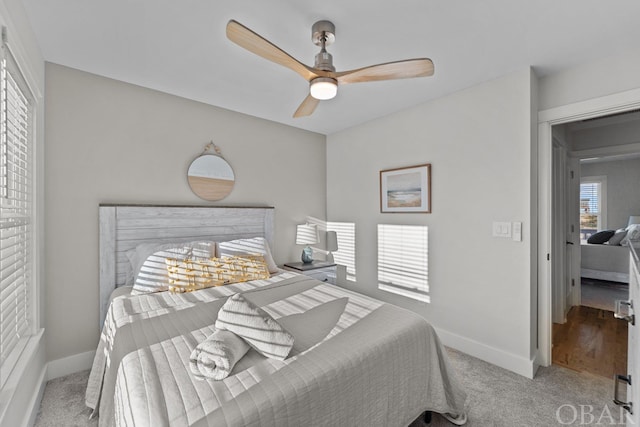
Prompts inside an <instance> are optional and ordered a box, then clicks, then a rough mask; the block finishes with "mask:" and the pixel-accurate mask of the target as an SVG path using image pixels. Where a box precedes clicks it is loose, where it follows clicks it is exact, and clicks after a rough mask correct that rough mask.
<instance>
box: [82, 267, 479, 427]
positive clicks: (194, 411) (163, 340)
mask: <svg viewBox="0 0 640 427" xmlns="http://www.w3.org/2000/svg"><path fill="white" fill-rule="evenodd" d="M236 292H244V295H245V297H246V298H247V299H249V300H250V301H251V302H253V303H254V304H256V305H258V306H261V307H262V308H263V309H264V310H265V311H267V312H268V313H269V314H270V315H271V316H273V317H274V318H275V319H277V320H278V322H279V323H280V324H282V325H283V326H284V327H285V328H286V329H287V330H289V331H290V332H291V333H292V334H293V335H294V337H295V344H294V348H293V350H292V352H291V354H290V357H289V358H287V359H285V360H284V361H279V360H275V359H268V358H265V357H263V356H261V355H260V354H258V353H257V352H255V351H254V350H250V351H249V353H247V354H246V355H245V356H244V357H243V358H242V359H241V361H240V362H239V363H238V364H237V365H236V366H235V368H234V370H233V372H232V374H231V375H230V376H229V377H227V378H226V379H224V380H222V381H213V380H208V381H202V380H198V379H196V378H195V377H194V375H192V374H191V372H190V369H189V355H190V353H191V351H192V350H193V349H194V348H195V347H196V345H197V344H198V343H199V342H201V341H203V340H204V339H205V338H206V337H207V336H209V335H210V334H211V333H212V332H213V324H214V322H215V319H216V315H217V312H218V310H219V309H220V307H221V306H222V304H223V303H224V301H225V300H226V297H227V296H229V295H231V294H234V293H236ZM465 400H466V396H465V393H464V391H463V390H462V389H461V388H460V386H459V385H458V382H457V381H456V379H455V376H454V374H453V373H452V371H451V367H450V365H449V363H448V360H447V354H446V353H445V351H444V349H443V347H442V345H441V344H440V341H439V340H438V337H437V336H436V334H435V332H434V330H433V328H432V327H431V326H430V325H429V324H428V323H427V322H426V321H425V320H424V319H423V318H421V317H419V316H417V315H415V314H414V313H412V312H409V311H406V310H403V309H401V308H398V307H395V306H393V305H390V304H385V303H382V302H380V301H377V300H374V299H371V298H368V297H365V296H363V295H360V294H357V293H353V292H350V291H347V290H345V289H342V288H340V287H337V286H334V285H330V284H326V283H322V282H319V281H317V280H314V279H310V278H308V277H306V276H301V275H296V274H293V273H284V274H281V275H277V276H274V277H273V278H271V279H269V280H262V281H254V282H248V283H243V284H237V285H231V286H225V287H220V288H211V289H205V290H201V291H197V292H192V293H188V294H171V293H168V292H163V293H157V294H148V295H138V296H130V295H129V296H121V297H117V298H115V299H114V300H113V301H112V303H111V306H110V308H109V312H108V315H107V319H106V321H105V325H104V329H103V331H102V335H101V338H100V342H99V345H98V349H97V352H96V356H95V360H94V364H93V368H92V371H91V376H90V379H89V384H88V386H87V393H86V404H87V406H89V407H90V408H92V409H94V414H99V424H100V426H134V425H135V426H154V427H157V426H225V425H228V426H253V425H255V426H258V425H260V426H274V427H276V426H277V427H282V426H292V427H293V426H295V427H298V426H327V425H330V426H358V425H363V426H364V425H366V426H385V427H387V426H399V427H404V426H406V425H408V424H409V423H410V422H411V421H412V420H413V419H415V418H416V417H417V416H418V415H419V414H420V413H421V412H423V411H425V410H432V411H435V412H440V413H454V414H459V413H462V412H464V409H465V408H464V405H465Z"/></svg>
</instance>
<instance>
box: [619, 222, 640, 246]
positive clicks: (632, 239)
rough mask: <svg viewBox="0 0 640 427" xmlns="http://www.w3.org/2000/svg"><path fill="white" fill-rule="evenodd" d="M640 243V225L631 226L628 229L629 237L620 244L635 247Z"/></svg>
mask: <svg viewBox="0 0 640 427" xmlns="http://www.w3.org/2000/svg"><path fill="white" fill-rule="evenodd" d="M639 242H640V224H631V225H630V226H628V227H627V235H626V236H624V239H622V241H621V242H620V244H621V245H622V246H629V244H632V245H635V244H636V243H639Z"/></svg>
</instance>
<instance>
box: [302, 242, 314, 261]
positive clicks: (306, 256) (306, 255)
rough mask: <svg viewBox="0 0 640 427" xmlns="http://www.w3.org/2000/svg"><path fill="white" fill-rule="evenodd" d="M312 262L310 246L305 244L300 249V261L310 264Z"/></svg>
mask: <svg viewBox="0 0 640 427" xmlns="http://www.w3.org/2000/svg"><path fill="white" fill-rule="evenodd" d="M312 262H313V249H311V246H305V248H304V249H303V250H302V263H303V264H311V263H312Z"/></svg>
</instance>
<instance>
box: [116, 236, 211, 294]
mask: <svg viewBox="0 0 640 427" xmlns="http://www.w3.org/2000/svg"><path fill="white" fill-rule="evenodd" d="M214 255H215V243H214V242H207V241H196V242H183V243H163V244H157V243H144V244H142V245H138V246H137V247H136V250H135V255H133V254H131V253H127V256H128V257H129V261H130V262H132V264H133V263H135V264H136V265H135V267H134V272H135V274H134V276H135V279H134V282H133V290H132V292H131V294H132V295H140V294H146V293H151V292H161V291H167V290H169V275H168V273H167V266H166V264H165V259H167V258H175V259H179V260H185V259H187V258H195V259H209V258H211V257H212V256H214Z"/></svg>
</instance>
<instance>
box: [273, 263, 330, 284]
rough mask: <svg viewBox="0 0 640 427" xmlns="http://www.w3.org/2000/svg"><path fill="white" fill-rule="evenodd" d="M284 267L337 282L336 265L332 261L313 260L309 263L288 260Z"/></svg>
mask: <svg viewBox="0 0 640 427" xmlns="http://www.w3.org/2000/svg"><path fill="white" fill-rule="evenodd" d="M282 268H283V269H285V270H289V271H295V272H296V273H300V274H304V275H305V276H309V277H313V278H314V279H317V280H320V281H321V282H327V283H331V284H332V285H335V284H336V265H335V264H334V263H332V262H325V261H313V262H311V263H308V264H304V263H302V262H288V263H286V264H285V265H283V266H282Z"/></svg>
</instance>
